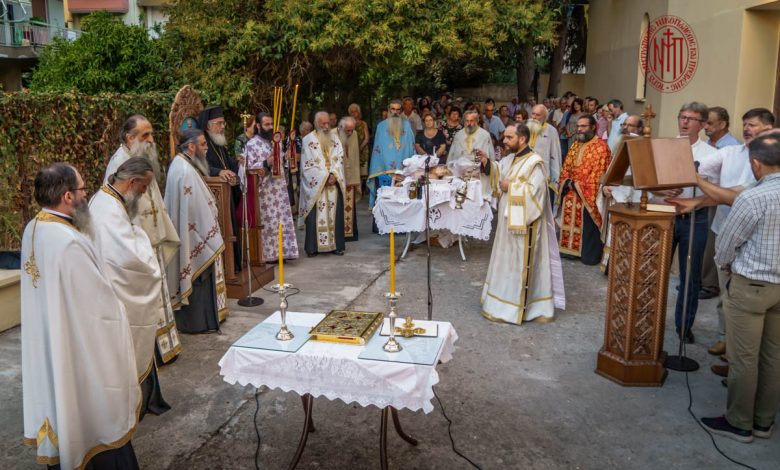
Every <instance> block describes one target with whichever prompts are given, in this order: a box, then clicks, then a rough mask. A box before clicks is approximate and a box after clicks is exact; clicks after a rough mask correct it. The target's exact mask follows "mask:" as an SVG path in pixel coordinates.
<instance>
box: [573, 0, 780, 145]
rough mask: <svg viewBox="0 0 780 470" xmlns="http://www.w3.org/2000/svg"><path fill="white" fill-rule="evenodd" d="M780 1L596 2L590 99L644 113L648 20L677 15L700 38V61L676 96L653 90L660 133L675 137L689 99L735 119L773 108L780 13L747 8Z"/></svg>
mask: <svg viewBox="0 0 780 470" xmlns="http://www.w3.org/2000/svg"><path fill="white" fill-rule="evenodd" d="M774 4H780V2H778V1H774V0H762V1H759V0H645V1H643V2H634V1H622V0H593V1H592V2H591V7H590V12H589V15H590V20H589V21H590V22H589V26H590V27H589V31H588V34H589V37H588V59H587V74H586V78H585V90H586V94H590V95H594V96H597V97H599V98H601V99H602V101H605V100H608V99H610V98H618V99H620V100H621V101H623V103H624V104H625V107H626V110H627V111H628V112H629V113H641V111H642V109H643V108H644V103H643V102H640V101H636V100H635V98H636V84H637V76H638V75H639V74H640V72H639V71H638V70H639V69H638V61H639V41H640V32H641V27H642V19H643V16H644V14H645V13H648V15H649V17H650V21H652V20H653V19H655V18H657V17H659V16H663V15H674V16H678V17H680V18H682V19H683V20H685V22H687V23H688V24H689V25H690V26H691V27H692V29H693V30H694V33H695V34H696V39H697V43H698V46H699V64H698V67H697V70H696V74H695V75H694V77H693V79H692V80H691V81H690V83H688V85H687V86H686V87H685V88H683V89H682V90H680V91H678V92H675V93H661V92H659V91H657V90H655V89H653V88H652V87H649V86H648V91H647V102H648V103H651V104H652V105H653V108H654V110H655V111H656V113H657V115H658V116H657V118H656V120H655V123H654V135H660V136H671V135H675V134H676V132H677V122H676V119H675V117H676V115H677V112H678V110H679V108H680V106H681V105H682V104H683V103H685V102H687V101H694V100H695V101H701V102H703V103H705V104H707V105H709V106H716V105H717V106H723V107H725V108H726V109H727V110H728V111H729V113H730V114H731V115H732V116H733V117H732V122H733V123H736V124H735V125H733V130H734V131H735V133H736V134H738V135H739V134H740V133H741V132H740V130H739V116H741V115H742V113H743V112H744V111H746V110H747V109H749V108H751V107H756V106H763V107H767V108H770V109H771V107H772V102H773V97H774V89H775V70H776V67H777V48H778V40H779V39H780V10H777V9H775V10H772V9H767V10H761V11H753V10H751V11H748V10H747V9H748V8H754V7H760V6H762V5H763V6H764V7H767V6H768V5H772V6H774Z"/></svg>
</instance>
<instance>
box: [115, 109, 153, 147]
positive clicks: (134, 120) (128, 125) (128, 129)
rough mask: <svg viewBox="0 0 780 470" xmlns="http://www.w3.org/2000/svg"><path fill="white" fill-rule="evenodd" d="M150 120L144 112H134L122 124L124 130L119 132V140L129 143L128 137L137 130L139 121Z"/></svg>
mask: <svg viewBox="0 0 780 470" xmlns="http://www.w3.org/2000/svg"><path fill="white" fill-rule="evenodd" d="M148 121H149V120H148V119H146V116H144V115H143V114H133V115H132V116H130V117H129V118H127V120H125V122H124V124H122V131H121V132H120V133H119V142H120V143H122V144H126V143H127V137H128V136H129V135H130V134H131V133H132V132H133V131H134V130H135V128H136V127H138V123H139V122H148Z"/></svg>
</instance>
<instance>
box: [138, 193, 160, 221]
mask: <svg viewBox="0 0 780 470" xmlns="http://www.w3.org/2000/svg"><path fill="white" fill-rule="evenodd" d="M149 202H150V203H151V204H152V208H151V209H149V210H147V211H144V213H143V214H142V215H144V216H147V215H151V216H152V223H154V228H157V214H158V213H159V212H160V211H158V210H157V206H155V205H154V199H152V198H151V197H150V198H149Z"/></svg>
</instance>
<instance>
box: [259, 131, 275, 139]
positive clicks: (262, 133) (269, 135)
mask: <svg viewBox="0 0 780 470" xmlns="http://www.w3.org/2000/svg"><path fill="white" fill-rule="evenodd" d="M258 134H259V135H260V137H261V138H262V139H263V140H269V141H270V140H271V139H272V138H273V137H274V131H273V129H270V130H265V129H262V128H261V129H260V132H258Z"/></svg>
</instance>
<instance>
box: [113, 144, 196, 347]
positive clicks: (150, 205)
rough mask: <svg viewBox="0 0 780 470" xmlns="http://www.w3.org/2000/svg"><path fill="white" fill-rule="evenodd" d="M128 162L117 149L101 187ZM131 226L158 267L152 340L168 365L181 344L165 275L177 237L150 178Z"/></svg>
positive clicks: (176, 243)
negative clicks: (148, 244)
mask: <svg viewBox="0 0 780 470" xmlns="http://www.w3.org/2000/svg"><path fill="white" fill-rule="evenodd" d="M129 159H130V155H129V154H128V153H127V150H126V148H125V147H124V146H120V147H119V148H118V149H117V151H116V152H115V153H114V155H113V156H112V157H111V160H109V162H108V167H107V168H106V176H105V177H104V179H103V184H105V183H107V182H108V177H109V176H110V175H112V174H113V173H115V172H116V170H117V169H118V168H119V166H120V165H121V164H122V163H124V162H126V161H127V160H129ZM133 223H134V224H136V225H138V226H140V227H141V228H143V230H144V232H146V235H147V236H148V237H149V241H150V242H151V243H152V247H154V251H155V257H156V258H157V263H158V265H159V267H160V273H161V277H162V282H161V283H160V292H159V295H158V299H159V300H158V301H157V305H156V306H154V309H155V310H156V311H157V338H156V341H157V346H158V348H159V351H160V356H161V357H162V360H163V362H168V361H169V360H171V359H172V358H173V357H175V356H176V355H178V354H179V353H180V352H181V342H180V341H179V335H178V332H177V331H176V319H175V317H174V316H173V306H172V305H171V298H170V294H169V289H168V277H167V272H166V267H167V266H168V263H170V262H171V260H172V259H173V257H174V256H176V253H177V252H178V250H179V243H180V240H179V234H178V233H176V227H174V226H173V222H171V218H170V216H169V215H168V212H167V211H166V210H165V201H164V200H163V197H162V194H161V193H160V187H159V186H158V185H157V179H153V180H152V184H150V185H149V188H148V189H147V190H146V192H145V193H144V194H143V195H141V199H140V200H139V201H138V214H137V215H136V216H135V218H134V219H133Z"/></svg>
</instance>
